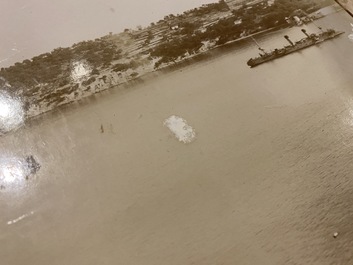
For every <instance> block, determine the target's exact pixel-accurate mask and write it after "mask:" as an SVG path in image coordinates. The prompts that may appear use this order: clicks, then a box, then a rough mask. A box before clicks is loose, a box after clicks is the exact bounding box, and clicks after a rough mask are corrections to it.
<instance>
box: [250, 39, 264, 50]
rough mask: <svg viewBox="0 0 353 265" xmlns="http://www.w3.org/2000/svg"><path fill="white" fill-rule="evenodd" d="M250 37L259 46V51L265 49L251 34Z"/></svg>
mask: <svg viewBox="0 0 353 265" xmlns="http://www.w3.org/2000/svg"><path fill="white" fill-rule="evenodd" d="M250 37H251V39H252V40H253V41H254V42H255V44H256V46H257V47H258V48H259V50H260V51H262V52H264V53H266V52H265V49H263V48H261V46H260V44H259V43H258V42H257V41H256V40H255V38H254V37H253V36H250Z"/></svg>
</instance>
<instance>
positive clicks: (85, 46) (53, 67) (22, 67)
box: [0, 39, 122, 88]
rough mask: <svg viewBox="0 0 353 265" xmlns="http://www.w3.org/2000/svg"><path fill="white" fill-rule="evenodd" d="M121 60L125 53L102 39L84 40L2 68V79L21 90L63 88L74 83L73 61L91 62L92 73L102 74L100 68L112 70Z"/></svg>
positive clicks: (0, 73) (0, 72) (0, 74)
mask: <svg viewBox="0 0 353 265" xmlns="http://www.w3.org/2000/svg"><path fill="white" fill-rule="evenodd" d="M121 57H122V55H121V50H119V49H118V48H117V47H116V46H115V45H114V44H113V43H111V42H106V41H104V40H101V39H98V40H95V41H83V42H80V43H77V44H74V45H73V46H72V47H71V48H57V49H55V50H53V51H52V52H50V53H44V54H41V55H39V56H36V57H33V58H32V59H31V60H24V61H23V62H22V63H16V64H15V65H13V66H10V67H8V68H1V70H0V76H1V77H3V78H5V79H6V80H7V81H8V82H9V83H10V84H11V85H13V86H16V87H17V88H18V87H31V86H35V85H37V84H40V83H42V84H43V83H55V84H57V85H58V86H63V85H66V84H68V83H69V81H70V80H69V79H70V72H71V67H72V63H73V62H75V61H81V60H82V61H87V62H88V63H89V64H90V65H91V66H92V67H93V72H92V74H99V70H98V69H100V68H104V67H108V66H109V65H110V64H111V62H112V61H113V60H117V59H120V58H121Z"/></svg>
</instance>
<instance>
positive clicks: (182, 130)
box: [164, 115, 196, 143]
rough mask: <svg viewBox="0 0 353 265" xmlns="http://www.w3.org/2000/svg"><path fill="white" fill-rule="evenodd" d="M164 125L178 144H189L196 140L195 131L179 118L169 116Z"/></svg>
mask: <svg viewBox="0 0 353 265" xmlns="http://www.w3.org/2000/svg"><path fill="white" fill-rule="evenodd" d="M164 125H165V126H166V127H168V129H169V130H170V131H171V132H172V133H173V134H174V136H175V137H176V138H177V139H178V140H179V141H180V142H183V143H191V142H192V141H194V140H195V138H196V133H195V130H194V129H193V128H192V127H191V126H190V125H188V123H187V121H186V120H184V119H183V118H181V117H178V116H175V115H173V116H170V117H169V118H168V119H166V120H165V121H164Z"/></svg>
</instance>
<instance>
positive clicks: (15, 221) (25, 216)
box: [7, 211, 34, 225]
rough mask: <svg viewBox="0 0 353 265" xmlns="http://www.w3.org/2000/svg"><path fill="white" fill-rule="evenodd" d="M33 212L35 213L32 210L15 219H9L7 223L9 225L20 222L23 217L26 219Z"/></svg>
mask: <svg viewBox="0 0 353 265" xmlns="http://www.w3.org/2000/svg"><path fill="white" fill-rule="evenodd" d="M33 214H34V212H33V211H32V212H30V213H27V214H24V215H21V216H20V217H18V218H16V219H14V220H11V221H8V222H7V224H8V225H13V224H16V223H18V222H19V221H21V220H23V219H25V218H27V217H29V216H31V215H33Z"/></svg>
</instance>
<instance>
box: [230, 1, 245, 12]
mask: <svg viewBox="0 0 353 265" xmlns="http://www.w3.org/2000/svg"><path fill="white" fill-rule="evenodd" d="M225 2H226V3H227V5H228V7H229V8H230V9H231V10H237V9H239V8H240V7H241V6H242V5H243V4H246V2H247V0H225Z"/></svg>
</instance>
